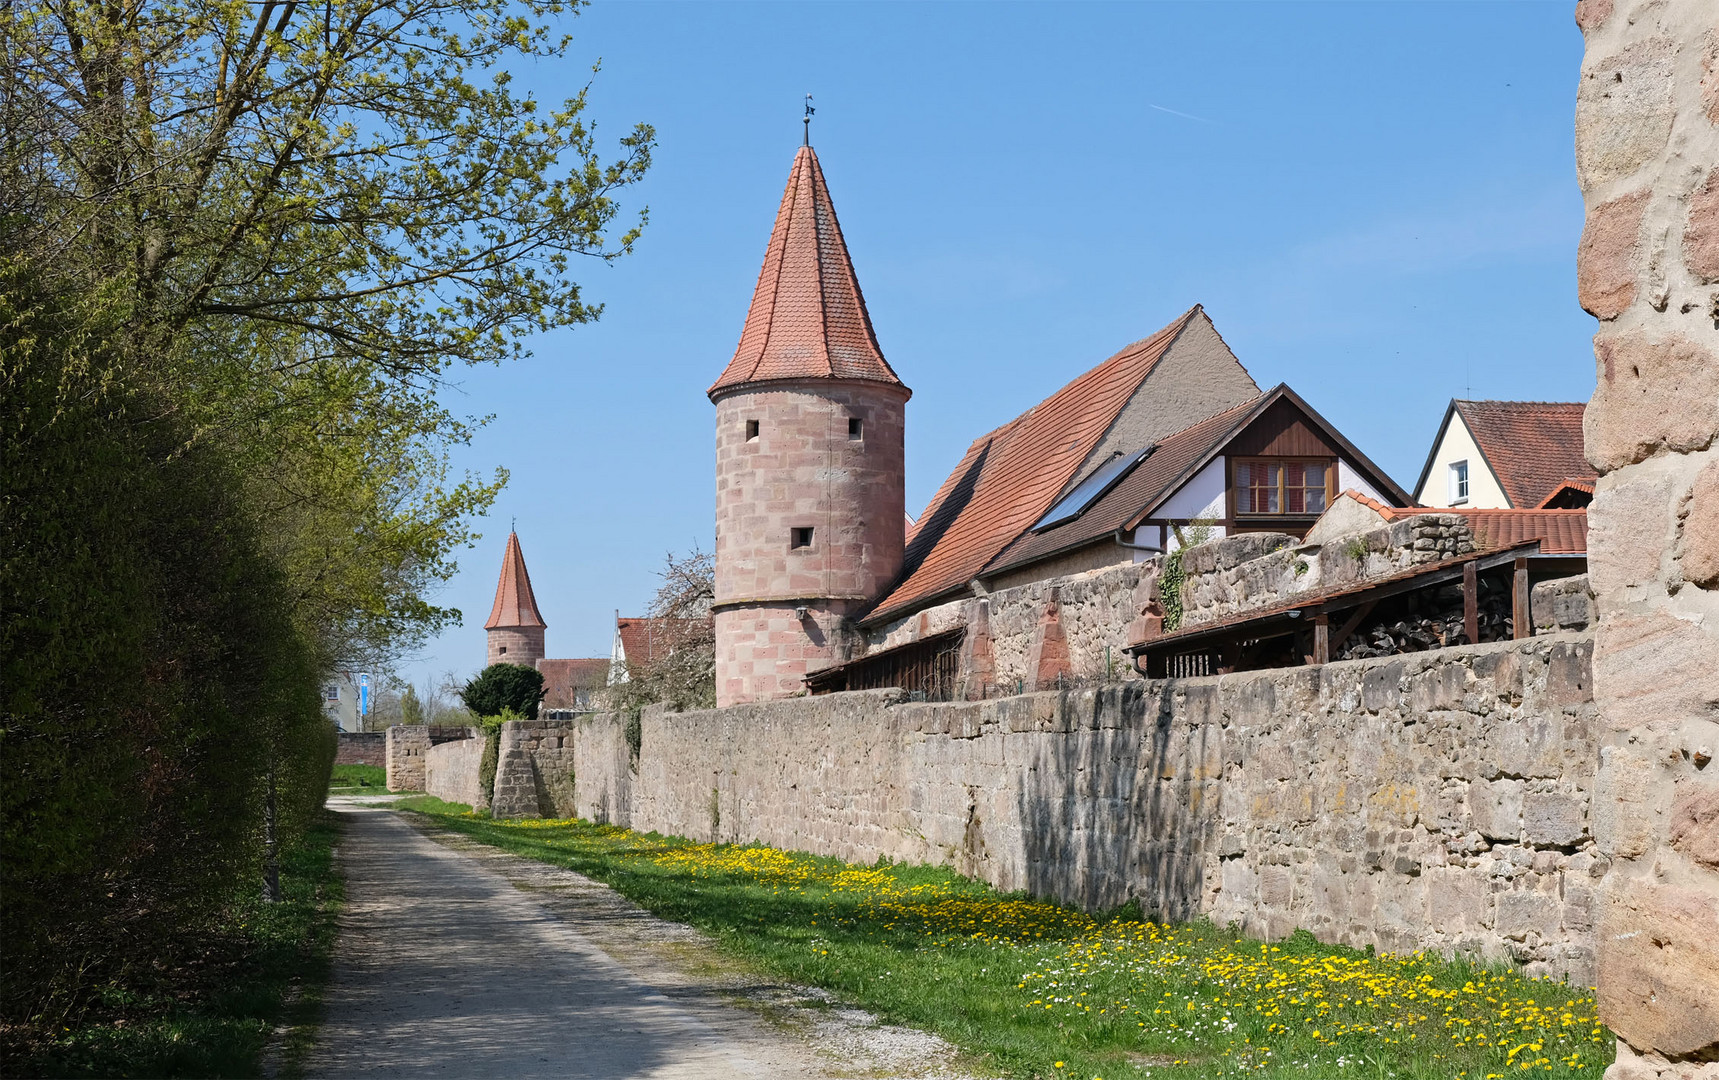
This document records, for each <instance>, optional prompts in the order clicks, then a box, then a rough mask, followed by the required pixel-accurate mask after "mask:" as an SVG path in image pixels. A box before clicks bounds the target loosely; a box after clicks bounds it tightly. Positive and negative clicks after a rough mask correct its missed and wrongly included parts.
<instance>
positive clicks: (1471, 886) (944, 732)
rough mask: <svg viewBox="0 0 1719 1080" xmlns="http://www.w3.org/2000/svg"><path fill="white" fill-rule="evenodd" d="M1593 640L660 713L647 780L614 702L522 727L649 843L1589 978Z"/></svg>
mask: <svg viewBox="0 0 1719 1080" xmlns="http://www.w3.org/2000/svg"><path fill="white" fill-rule="evenodd" d="M1591 651H1592V639H1591V638H1589V637H1587V636H1585V635H1580V634H1554V635H1548V636H1544V637H1538V638H1530V639H1526V640H1523V641H1512V642H1498V643H1494V644H1488V645H1479V646H1472V647H1462V648H1453V649H1442V650H1435V651H1430V652H1425V653H1415V654H1411V655H1408V656H1401V657H1393V658H1389V659H1377V660H1359V661H1350V662H1343V663H1333V664H1328V665H1324V666H1323V667H1307V668H1293V669H1279V670H1270V671H1256V672H1247V673H1241V674H1235V675H1223V676H1213V677H1210V678H1202V679H1183V680H1172V681H1145V680H1137V681H1133V682H1129V683H1123V684H1115V685H1110V686H1107V687H1104V688H1102V689H1086V690H1078V691H1066V692H1062V693H1039V694H1025V695H1019V696H1014V697H1008V698H1000V699H993V700H989V701H982V702H952V703H910V702H907V701H905V700H904V697H903V695H902V694H901V692H900V691H866V692H859V693H849V694H833V695H829V696H826V697H816V698H802V699H795V700H787V701H777V702H760V703H754V704H750V705H742V706H734V707H730V708H726V709H716V710H709V711H704V712H695V713H684V714H680V713H666V712H663V711H661V710H647V711H646V712H645V715H644V718H643V724H642V732H641V738H640V749H639V754H638V757H637V761H636V767H635V766H634V763H633V758H632V755H631V751H630V748H629V747H628V746H627V744H626V734H625V724H624V723H623V722H622V721H621V720H620V719H619V718H617V717H613V716H607V715H598V716H592V717H585V718H581V719H579V720H575V721H569V722H566V723H565V724H564V725H563V726H559V727H557V728H556V729H555V735H554V736H550V734H549V731H548V729H543V734H542V735H535V736H533V735H528V733H527V732H526V731H525V730H524V729H522V730H521V731H520V732H519V739H518V741H517V742H516V743H515V744H514V745H515V746H516V747H517V749H518V751H519V757H518V758H516V759H513V760H517V761H521V762H522V761H523V759H525V758H532V757H534V756H535V758H536V759H537V761H538V762H539V764H538V766H537V772H536V774H535V775H536V776H538V777H543V778H550V777H555V776H556V775H558V770H563V769H565V770H567V771H568V772H570V773H571V776H570V780H571V784H570V788H571V809H572V810H573V812H575V813H577V814H578V815H579V816H581V817H586V818H591V819H595V820H604V821H613V822H616V823H618V824H624V825H629V826H631V827H632V828H635V829H640V830H653V829H654V830H657V831H660V832H665V833H672V834H678V835H682V836H690V837H694V838H697V839H701V840H714V841H735V842H754V841H755V842H760V843H766V844H771V845H774V846H778V847H783V848H790V849H797V850H802V851H811V852H815V853H818V854H826V855H835V856H839V857H842V858H845V859H850V860H856V861H864V862H869V861H872V860H875V859H877V858H878V857H880V856H886V857H889V858H894V859H901V860H905V861H911V862H927V863H937V864H942V865H948V866H951V867H953V868H955V869H957V870H959V871H960V872H962V873H967V874H972V875H975V876H977V877H980V878H982V879H984V880H986V881H989V882H991V883H993V884H995V885H997V886H998V887H999V888H1003V889H1026V890H1029V891H1031V892H1033V893H1035V894H1038V895H1042V896H1050V897H1055V898H1057V899H1061V900H1064V901H1069V902H1074V903H1080V904H1084V905H1088V906H1094V907H1105V906H1110V905H1115V904H1120V903H1124V902H1127V901H1135V902H1138V903H1139V904H1141V906H1142V907H1143V908H1144V909H1145V910H1146V911H1147V912H1148V913H1151V914H1154V915H1157V916H1161V917H1165V918H1172V919H1184V918H1188V917H1191V916H1194V915H1197V914H1200V913H1205V914H1209V915H1211V916H1212V917H1213V918H1214V919H1216V920H1218V921H1219V922H1228V921H1232V920H1233V921H1236V922H1239V923H1240V924H1241V925H1242V926H1244V927H1245V928H1246V929H1247V930H1248V931H1250V932H1253V933H1259V934H1264V935H1268V936H1273V937H1276V936H1281V935H1283V934H1286V933H1288V932H1289V931H1291V930H1292V929H1295V928H1297V927H1305V928H1307V929H1309V930H1311V931H1312V932H1314V933H1315V934H1316V935H1318V936H1319V937H1320V938H1321V939H1323V940H1326V941H1337V942H1344V943H1347V944H1350V945H1355V946H1366V945H1375V946H1378V947H1380V948H1385V949H1392V950H1407V949H1416V948H1429V949H1434V950H1438V951H1440V952H1445V953H1455V952H1466V953H1473V954H1476V955H1479V956H1484V957H1510V958H1513V959H1515V960H1517V961H1520V962H1522V963H1524V964H1526V965H1527V968H1528V970H1529V971H1530V972H1531V973H1533V974H1545V975H1553V976H1567V977H1569V978H1570V979H1571V980H1573V981H1577V982H1587V983H1590V984H1591V982H1592V980H1593V977H1594V970H1595V938H1594V925H1595V923H1594V920H1595V916H1596V911H1595V905H1594V894H1595V890H1596V888H1597V887H1598V886H1599V885H1600V883H1601V882H1603V880H1604V876H1605V874H1606V873H1607V869H1608V865H1609V864H1608V861H1607V859H1606V858H1605V857H1603V856H1601V855H1600V854H1599V853H1598V851H1597V846H1596V842H1595V836H1596V830H1598V829H1604V828H1607V827H1609V822H1608V819H1607V818H1606V817H1605V816H1604V815H1603V814H1602V815H1596V813H1595V810H1594V807H1595V804H1594V774H1595V768H1596V763H1597V760H1598V756H1597V751H1596V746H1597V742H1598V739H1599V733H1598V731H1597V726H1596V721H1595V717H1594V706H1593V702H1592V696H1591V692H1590V686H1591V665H1590V656H1591ZM556 738H558V740H559V742H558V745H557V744H554V742H553V740H554V739H556ZM533 739H535V740H536V747H537V748H536V749H535V750H533V749H531V748H530V743H531V741H532V740H533ZM509 768H511V769H514V770H516V771H517V773H518V774H519V775H521V776H523V775H524V770H523V767H522V765H515V766H510V767H509ZM537 783H538V781H535V780H534V781H533V784H534V785H536V784H537ZM547 787H548V785H547V783H544V784H543V786H542V787H537V786H534V787H533V790H534V791H535V792H536V793H537V798H538V799H539V800H540V802H539V805H540V806H542V805H544V804H543V803H542V801H541V800H542V799H543V797H544V794H543V793H544V790H545V789H546V788H547ZM519 790H520V791H521V793H522V795H523V793H524V791H525V787H524V785H523V784H522V785H521V786H520V788H519ZM501 802H502V785H501V779H500V777H499V775H498V781H497V812H498V814H499V813H501V812H502V810H503V807H502V805H501ZM557 812H562V811H561V810H559V809H557Z"/></svg>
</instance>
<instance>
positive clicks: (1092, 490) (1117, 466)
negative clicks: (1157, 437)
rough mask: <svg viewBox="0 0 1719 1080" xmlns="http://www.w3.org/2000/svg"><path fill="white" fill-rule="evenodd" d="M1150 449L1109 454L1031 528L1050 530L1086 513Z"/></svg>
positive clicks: (1144, 457) (1039, 530) (1132, 468)
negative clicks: (1106, 458)
mask: <svg viewBox="0 0 1719 1080" xmlns="http://www.w3.org/2000/svg"><path fill="white" fill-rule="evenodd" d="M1151 452H1152V447H1150V446H1148V447H1147V448H1146V449H1144V450H1136V451H1134V452H1133V453H1129V454H1123V453H1120V452H1119V453H1116V454H1112V455H1111V456H1110V458H1109V459H1108V460H1107V461H1105V462H1104V464H1102V465H1100V466H1099V467H1098V468H1096V469H1094V470H1092V472H1091V473H1090V474H1088V475H1087V478H1086V479H1085V480H1082V481H1081V482H1080V483H1078V484H1076V485H1075V486H1074V490H1073V491H1070V492H1069V493H1068V494H1067V495H1064V496H1063V497H1062V498H1060V499H1058V500H1057V503H1056V505H1055V506H1053V507H1051V508H1050V510H1049V512H1047V513H1046V514H1045V516H1044V517H1042V518H1039V520H1038V523H1037V524H1036V525H1034V526H1033V527H1032V530H1031V531H1033V532H1044V531H1045V530H1046V529H1054V528H1056V527H1057V526H1058V525H1063V524H1067V523H1068V522H1070V521H1073V520H1074V519H1075V518H1077V517H1079V516H1080V515H1082V514H1084V513H1086V511H1087V508H1088V507H1090V506H1091V505H1092V504H1093V503H1095V502H1097V501H1098V500H1099V499H1101V498H1103V497H1104V495H1105V493H1106V492H1108V491H1109V490H1110V489H1111V488H1113V487H1115V486H1116V485H1117V484H1120V483H1121V482H1122V480H1123V478H1124V477H1126V476H1127V475H1128V474H1129V473H1130V472H1133V471H1134V466H1136V465H1138V464H1140V463H1141V462H1142V461H1145V460H1146V455H1148V454H1150V453H1151Z"/></svg>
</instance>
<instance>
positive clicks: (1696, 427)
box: [1582, 330, 1719, 594]
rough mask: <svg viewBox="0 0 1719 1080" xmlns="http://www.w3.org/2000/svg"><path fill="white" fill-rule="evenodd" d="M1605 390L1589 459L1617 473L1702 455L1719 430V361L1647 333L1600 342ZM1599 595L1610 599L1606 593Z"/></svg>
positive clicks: (1673, 338) (1592, 409) (1589, 414)
mask: <svg viewBox="0 0 1719 1080" xmlns="http://www.w3.org/2000/svg"><path fill="white" fill-rule="evenodd" d="M1594 357H1595V360H1596V361H1597V363H1598V367H1599V379H1598V386H1597V387H1596V388H1595V390H1594V396H1593V398H1592V399H1591V400H1590V401H1589V402H1588V408H1587V411H1586V412H1585V413H1584V414H1583V417H1582V428H1583V431H1584V433H1585V435H1586V440H1587V448H1588V460H1589V461H1590V462H1591V463H1592V464H1593V465H1594V467H1595V468H1597V469H1599V470H1600V471H1601V472H1610V471H1612V470H1614V469H1619V468H1622V467H1623V466H1625V465H1630V464H1634V463H1635V462H1638V461H1642V460H1644V459H1645V458H1646V457H1647V456H1648V455H1649V454H1651V453H1653V452H1654V451H1655V450H1658V449H1662V448H1663V449H1668V450H1675V451H1678V452H1687V451H1690V450H1701V449H1704V448H1706V447H1707V446H1708V445H1710V444H1711V443H1712V442H1713V437H1714V433H1715V432H1716V431H1719V357H1716V356H1715V355H1714V353H1713V351H1712V350H1711V349H1709V348H1706V347H1704V346H1702V345H1700V344H1697V343H1696V342H1694V341H1691V340H1690V339H1689V338H1686V337H1681V336H1677V335H1658V334H1654V333H1651V332H1649V331H1646V330H1627V331H1620V332H1617V333H1602V334H1599V335H1597V336H1596V337H1595V338H1594ZM1596 591H1600V592H1602V594H1603V590H1600V589H1598V587H1597V585H1596Z"/></svg>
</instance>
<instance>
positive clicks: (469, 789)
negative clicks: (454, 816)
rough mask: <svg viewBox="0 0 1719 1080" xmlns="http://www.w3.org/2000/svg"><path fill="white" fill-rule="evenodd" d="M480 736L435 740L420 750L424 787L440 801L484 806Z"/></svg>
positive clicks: (478, 806)
mask: <svg viewBox="0 0 1719 1080" xmlns="http://www.w3.org/2000/svg"><path fill="white" fill-rule="evenodd" d="M483 744H484V740H483V739H481V738H473V739H457V740H455V741H453V742H445V743H438V744H437V745H435V746H432V747H430V749H429V750H428V751H427V752H426V753H425V754H424V791H425V793H426V794H430V795H434V796H435V797H436V798H438V799H441V800H442V801H443V802H451V803H464V804H465V805H467V806H469V807H471V808H472V809H473V810H488V809H489V798H488V797H487V796H486V795H485V794H484V790H483V781H482V779H481V777H480V775H479V770H480V768H481V767H482V764H483Z"/></svg>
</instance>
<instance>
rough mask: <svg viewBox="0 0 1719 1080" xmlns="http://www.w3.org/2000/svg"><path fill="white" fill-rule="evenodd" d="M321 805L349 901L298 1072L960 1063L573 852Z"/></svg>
mask: <svg viewBox="0 0 1719 1080" xmlns="http://www.w3.org/2000/svg"><path fill="white" fill-rule="evenodd" d="M329 805H330V806H331V807H333V808H334V809H336V810H338V811H339V812H340V813H341V815H342V817H343V818H344V821H345V836H344V838H343V840H342V842H341V850H340V852H339V859H340V864H341V867H342V870H343V871H344V873H345V875H346V882H347V906H346V910H345V912H344V913H343V915H342V917H341V926H340V930H341V937H340V946H339V952H338V956H337V959H336V962H335V971H334V979H333V983H332V985H331V986H330V988H329V995H328V1002H327V1011H326V1019H325V1021H324V1023H323V1026H322V1029H321V1031H320V1033H319V1044H318V1046H317V1048H316V1049H315V1050H314V1051H313V1052H312V1053H311V1055H310V1058H309V1060H308V1061H307V1063H306V1071H307V1074H308V1075H310V1076H312V1077H329V1078H335V1077H347V1076H359V1075H363V1076H366V1077H392V1076H457V1077H510V1078H512V1077H520V1078H524V1077H617V1078H619V1077H660V1078H664V1080H669V1078H680V1077H687V1078H699V1080H726V1078H729V1077H838V1076H840V1077H855V1076H863V1077H878V1078H882V1077H903V1078H909V1077H912V1078H921V1077H923V1078H950V1080H954V1078H960V1077H965V1076H967V1075H969V1074H968V1073H967V1072H966V1071H965V1070H964V1069H963V1066H962V1063H961V1062H960V1061H959V1060H958V1056H957V1054H956V1053H955V1051H954V1050H953V1049H952V1048H951V1047H950V1046H949V1045H948V1044H947V1043H945V1042H943V1041H942V1040H941V1039H938V1038H937V1037H936V1036H933V1035H928V1034H926V1033H924V1032H919V1031H914V1030H910V1029H905V1028H897V1027H890V1026H885V1025H880V1024H878V1023H877V1021H876V1019H875V1018H873V1017H872V1016H870V1015H868V1014H866V1013H864V1012H861V1011H859V1010H854V1009H846V1008H842V1007H839V1006H837V1005H835V1004H834V1003H832V1002H831V1001H830V1000H829V999H828V997H827V996H826V995H824V994H822V993H821V992H820V991H817V990H813V989H810V988H807V987H799V986H788V985H783V984H780V983H776V982H774V981H772V980H770V979H768V978H767V977H761V976H759V975H758V974H757V973H755V972H749V971H747V970H745V969H744V968H743V967H742V966H741V965H740V964H738V963H737V962H736V961H735V960H734V959H732V958H731V957H728V956H725V955H724V954H722V953H721V952H720V951H719V950H717V949H716V948H715V946H714V945H713V944H712V943H711V942H710V941H709V940H708V939H707V938H705V937H704V936H703V935H702V934H700V933H698V932H697V931H695V930H693V929H691V928H690V927H686V926H682V925H680V924H676V923H668V922H664V921H662V920H660V919H657V918H656V917H654V916H652V915H650V914H649V913H648V912H645V911H643V910H642V909H640V908H638V907H636V906H634V905H633V904H631V903H630V902H628V901H627V900H625V899H624V898H622V897H621V896H620V895H619V894H617V893H615V892H614V891H613V890H611V889H609V888H608V887H606V886H604V885H601V884H598V883H597V882H594V881H592V880H591V879H589V878H586V877H584V876H582V875H580V874H576V873H574V872H573V871H571V870H565V869H561V868H557V867H552V866H547V865H545V864H543V863H537V862H533V861H531V860H528V859H523V858H520V857H518V856H513V855H509V854H507V853H505V852H501V851H499V850H497V849H495V848H490V847H487V846H485V845H481V844H477V843H475V842H473V841H470V840H468V839H466V838H465V837H462V836H458V835H457V834H453V833H446V832H436V831H435V830H433V829H431V828H429V827H425V828H424V829H423V830H422V831H420V829H419V828H417V827H414V821H415V819H410V818H408V817H407V816H406V815H403V814H398V813H395V812H393V811H391V810H388V809H386V808H385V807H384V806H379V805H376V804H375V803H374V802H368V803H367V802H365V801H362V800H357V799H351V800H348V799H331V800H330V802H329Z"/></svg>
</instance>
